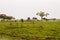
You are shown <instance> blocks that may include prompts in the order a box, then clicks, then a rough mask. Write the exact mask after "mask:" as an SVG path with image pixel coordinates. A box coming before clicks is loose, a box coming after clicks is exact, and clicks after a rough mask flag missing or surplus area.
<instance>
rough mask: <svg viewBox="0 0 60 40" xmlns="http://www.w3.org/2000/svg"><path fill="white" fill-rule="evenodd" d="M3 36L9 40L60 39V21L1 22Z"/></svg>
mask: <svg viewBox="0 0 60 40" xmlns="http://www.w3.org/2000/svg"><path fill="white" fill-rule="evenodd" d="M1 38H7V40H60V21H42V22H41V21H35V22H32V21H24V22H0V39H1ZM3 40H4V39H3Z"/></svg>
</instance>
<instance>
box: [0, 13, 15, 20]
mask: <svg viewBox="0 0 60 40" xmlns="http://www.w3.org/2000/svg"><path fill="white" fill-rule="evenodd" d="M0 18H2V19H3V20H5V19H7V20H11V19H15V18H14V17H13V16H7V15H6V14H0Z"/></svg>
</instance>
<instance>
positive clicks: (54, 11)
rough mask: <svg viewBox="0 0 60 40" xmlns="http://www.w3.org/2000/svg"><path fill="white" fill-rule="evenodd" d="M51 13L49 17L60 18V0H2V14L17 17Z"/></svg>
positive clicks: (0, 11) (0, 2)
mask: <svg viewBox="0 0 60 40" xmlns="http://www.w3.org/2000/svg"><path fill="white" fill-rule="evenodd" d="M40 11H44V12H47V13H49V14H50V15H49V16H48V18H60V0H0V14H1V13H4V14H7V15H10V16H14V17H15V18H16V19H21V18H23V19H26V18H27V17H31V18H32V17H37V18H38V19H39V18H40V17H39V16H37V15H36V13H37V12H40Z"/></svg>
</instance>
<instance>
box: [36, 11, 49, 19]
mask: <svg viewBox="0 0 60 40" xmlns="http://www.w3.org/2000/svg"><path fill="white" fill-rule="evenodd" d="M36 15H39V16H40V17H41V20H42V19H43V17H44V16H46V17H47V15H49V14H48V13H46V14H45V12H43V11H40V12H38V13H37V14H36Z"/></svg>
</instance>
